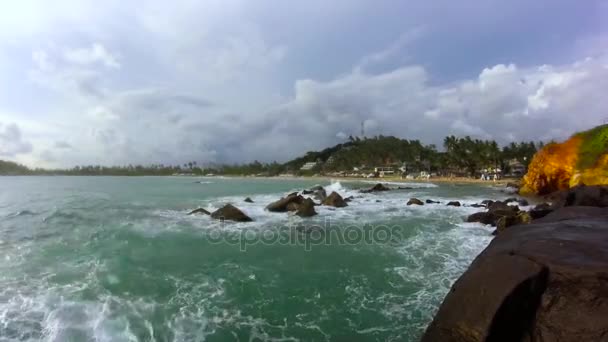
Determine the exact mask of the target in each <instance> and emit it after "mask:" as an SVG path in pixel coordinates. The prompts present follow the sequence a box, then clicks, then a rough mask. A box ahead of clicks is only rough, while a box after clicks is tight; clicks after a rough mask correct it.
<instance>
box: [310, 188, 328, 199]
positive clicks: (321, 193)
mask: <svg viewBox="0 0 608 342" xmlns="http://www.w3.org/2000/svg"><path fill="white" fill-rule="evenodd" d="M313 197H314V198H315V199H316V200H317V201H321V202H323V201H325V199H326V198H327V192H326V191H325V189H324V188H320V189H315V190H314V193H313Z"/></svg>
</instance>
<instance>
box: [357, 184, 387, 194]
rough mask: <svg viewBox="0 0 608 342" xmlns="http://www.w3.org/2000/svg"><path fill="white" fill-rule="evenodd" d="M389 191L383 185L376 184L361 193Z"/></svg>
mask: <svg viewBox="0 0 608 342" xmlns="http://www.w3.org/2000/svg"><path fill="white" fill-rule="evenodd" d="M389 190H390V188H388V187H386V186H385V185H384V184H382V183H378V184H376V185H374V186H373V187H371V188H369V189H366V190H361V192H362V193H370V192H380V191H389Z"/></svg>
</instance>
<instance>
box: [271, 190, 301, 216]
mask: <svg viewBox="0 0 608 342" xmlns="http://www.w3.org/2000/svg"><path fill="white" fill-rule="evenodd" d="M302 201H304V197H302V196H301V195H298V194H297V193H296V194H295V195H294V194H289V195H288V196H287V197H283V198H281V199H280V200H278V201H276V202H272V203H270V204H269V205H267V206H266V209H267V210H268V211H272V212H278V213H283V212H286V211H288V210H289V209H288V208H287V206H288V205H289V204H290V203H296V204H300V203H302ZM296 209H297V208H296ZM296 209H293V210H296Z"/></svg>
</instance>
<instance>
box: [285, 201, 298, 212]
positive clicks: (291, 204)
mask: <svg viewBox="0 0 608 342" xmlns="http://www.w3.org/2000/svg"><path fill="white" fill-rule="evenodd" d="M298 208H300V203H298V202H295V201H294V202H289V203H288V204H287V207H286V209H287V211H296V210H298Z"/></svg>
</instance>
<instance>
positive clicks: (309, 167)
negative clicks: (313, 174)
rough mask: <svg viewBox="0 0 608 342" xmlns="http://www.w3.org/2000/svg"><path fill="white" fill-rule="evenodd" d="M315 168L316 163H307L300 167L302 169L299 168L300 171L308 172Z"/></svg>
mask: <svg viewBox="0 0 608 342" xmlns="http://www.w3.org/2000/svg"><path fill="white" fill-rule="evenodd" d="M315 166H317V162H309V163H306V164H304V165H302V167H301V168H300V171H310V170H312V169H313V168H314V167H315Z"/></svg>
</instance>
